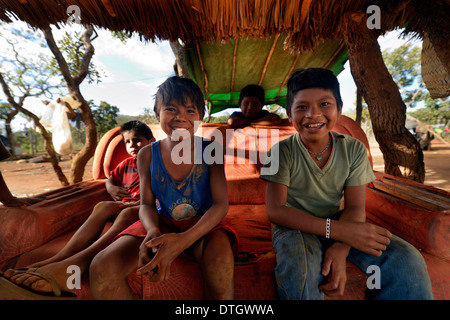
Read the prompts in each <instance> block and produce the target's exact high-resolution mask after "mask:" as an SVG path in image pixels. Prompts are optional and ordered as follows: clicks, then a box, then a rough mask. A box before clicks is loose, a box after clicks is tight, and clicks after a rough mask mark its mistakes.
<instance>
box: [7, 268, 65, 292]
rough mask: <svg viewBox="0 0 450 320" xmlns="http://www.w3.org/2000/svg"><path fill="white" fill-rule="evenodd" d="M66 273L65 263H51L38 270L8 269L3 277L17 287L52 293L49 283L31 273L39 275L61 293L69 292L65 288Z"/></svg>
mask: <svg viewBox="0 0 450 320" xmlns="http://www.w3.org/2000/svg"><path fill="white" fill-rule="evenodd" d="M66 271H67V266H66V264H65V263H53V264H49V265H46V266H43V267H39V268H29V269H27V270H14V269H9V270H7V271H5V273H4V277H5V278H7V279H9V280H10V281H11V282H13V283H15V284H17V285H20V286H22V287H25V288H28V289H31V290H33V291H36V292H52V291H53V288H52V285H51V283H50V282H49V281H47V280H45V279H43V278H42V277H39V276H37V275H34V274H33V273H35V274H40V275H43V276H44V277H46V278H50V279H52V280H53V281H55V282H56V283H57V284H58V285H59V287H60V288H61V290H62V291H70V290H69V289H68V288H67V278H68V274H67V273H66Z"/></svg>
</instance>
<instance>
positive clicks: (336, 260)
mask: <svg viewBox="0 0 450 320" xmlns="http://www.w3.org/2000/svg"><path fill="white" fill-rule="evenodd" d="M349 249H350V247H349V246H347V245H346V244H343V243H339V242H336V243H335V244H333V245H332V246H331V247H330V248H328V250H327V251H326V252H325V255H324V258H323V263H322V275H323V276H324V277H326V276H328V278H327V282H326V283H325V284H322V285H320V286H319V289H320V291H322V292H323V293H324V294H326V295H327V296H330V297H336V296H342V295H343V294H344V289H345V284H346V282H347V271H346V265H345V262H346V260H347V255H348V252H349ZM330 272H331V273H330Z"/></svg>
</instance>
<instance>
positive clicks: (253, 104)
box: [239, 97, 262, 118]
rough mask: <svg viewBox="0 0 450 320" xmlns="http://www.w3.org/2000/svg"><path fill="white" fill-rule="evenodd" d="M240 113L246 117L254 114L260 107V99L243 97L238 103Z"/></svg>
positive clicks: (251, 116)
mask: <svg viewBox="0 0 450 320" xmlns="http://www.w3.org/2000/svg"><path fill="white" fill-rule="evenodd" d="M239 107H240V108H241V111H242V114H243V115H244V116H246V117H247V118H253V117H254V116H256V115H257V114H258V113H259V112H260V111H261V108H262V105H261V101H260V100H259V98H257V97H244V99H242V101H241V103H240V104H239Z"/></svg>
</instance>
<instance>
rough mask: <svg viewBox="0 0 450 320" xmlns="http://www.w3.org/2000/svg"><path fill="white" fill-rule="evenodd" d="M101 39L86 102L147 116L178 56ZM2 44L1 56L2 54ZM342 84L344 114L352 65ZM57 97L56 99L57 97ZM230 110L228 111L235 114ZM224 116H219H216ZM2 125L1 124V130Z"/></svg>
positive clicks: (19, 123)
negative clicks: (97, 75) (95, 75)
mask: <svg viewBox="0 0 450 320" xmlns="http://www.w3.org/2000/svg"><path fill="white" fill-rule="evenodd" d="M19 26H22V27H23V28H26V24H21V23H19ZM75 30H78V31H80V30H82V28H81V27H80V26H75ZM65 31H66V29H65V28H64V29H61V30H58V29H54V35H55V38H56V39H58V38H59V37H61V36H62V35H63V33H64V32H65ZM97 31H98V34H99V36H98V38H96V39H95V40H94V41H93V45H94V47H95V54H94V57H93V62H94V64H95V65H96V66H97V68H98V70H99V71H100V73H101V74H102V75H103V77H102V81H101V82H100V83H98V84H88V83H87V81H84V82H83V83H82V85H81V92H82V94H83V96H84V98H85V99H86V100H90V99H93V100H94V102H95V103H96V104H99V103H100V101H106V102H108V103H109V104H111V105H113V106H117V107H118V108H119V109H120V114H123V115H132V116H137V115H140V114H142V113H143V111H144V108H150V109H153V95H154V94H155V92H156V90H157V86H158V85H159V84H161V83H162V82H163V81H164V80H165V79H166V78H167V77H169V76H171V75H173V74H174V73H173V64H174V62H175V56H174V54H173V52H172V50H171V48H170V46H169V43H168V42H167V41H160V42H156V43H152V42H142V41H140V40H139V38H138V37H137V36H134V37H132V38H131V39H129V40H127V42H126V44H122V42H120V40H118V39H115V38H113V37H112V36H111V34H110V33H109V31H107V30H97ZM406 41H410V42H411V41H412V42H414V44H415V45H418V46H421V42H420V40H403V39H400V38H399V33H398V32H390V33H388V34H387V35H386V36H381V37H380V38H379V39H378V42H379V43H380V47H381V50H385V49H389V50H391V49H394V48H396V47H398V46H400V45H402V44H404V43H405V42H406ZM1 47H2V46H1V43H0V53H1V50H2V49H1ZM37 50H39V51H40V52H42V53H44V54H51V52H50V50H49V49H48V48H37V47H35V48H32V49H28V50H27V52H33V53H35V52H36V51H37ZM338 79H339V82H340V85H341V95H342V98H343V101H344V110H343V112H344V113H345V112H347V111H350V110H352V109H355V100H356V86H355V84H354V82H353V78H352V76H351V73H350V66H349V63H348V62H347V63H346V64H345V69H344V71H342V72H341V73H340V74H339V75H338ZM54 98H56V96H55V97H54ZM5 100H6V98H5V96H4V94H3V92H2V91H1V90H0V102H5ZM24 106H25V107H26V108H29V109H30V110H31V111H33V112H34V113H35V114H37V115H42V113H43V111H44V104H42V102H41V98H28V99H27V100H26V102H25V105H24ZM232 111H233V110H232V109H229V110H228V111H226V112H229V113H231V112H232ZM222 114H224V112H222V113H217V114H215V115H216V116H220V115H222ZM16 118H17V119H16V120H15V121H13V130H17V129H18V128H23V127H24V126H30V125H31V124H29V123H27V121H26V120H25V119H24V118H21V117H16ZM1 129H2V124H0V130H1Z"/></svg>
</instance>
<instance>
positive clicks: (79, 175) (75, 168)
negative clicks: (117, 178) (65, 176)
mask: <svg viewBox="0 0 450 320" xmlns="http://www.w3.org/2000/svg"><path fill="white" fill-rule="evenodd" d="M76 90H77V91H70V93H72V94H74V95H75V96H76V97H77V98H78V100H79V101H81V102H82V105H81V106H80V107H79V110H80V113H81V119H82V120H83V122H84V124H85V125H86V133H85V134H86V143H85V144H84V146H83V148H81V150H80V151H79V152H78V153H77V154H76V155H74V156H73V158H72V166H71V167H70V183H77V182H80V181H83V175H84V168H85V167H86V164H87V162H88V161H89V159H91V158H92V157H93V156H94V154H95V148H96V147H97V128H96V127H95V122H94V118H93V116H92V112H91V108H90V107H89V105H88V104H87V102H86V101H85V100H84V98H83V96H82V95H81V93H80V92H79V90H78V88H77V89H76Z"/></svg>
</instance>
